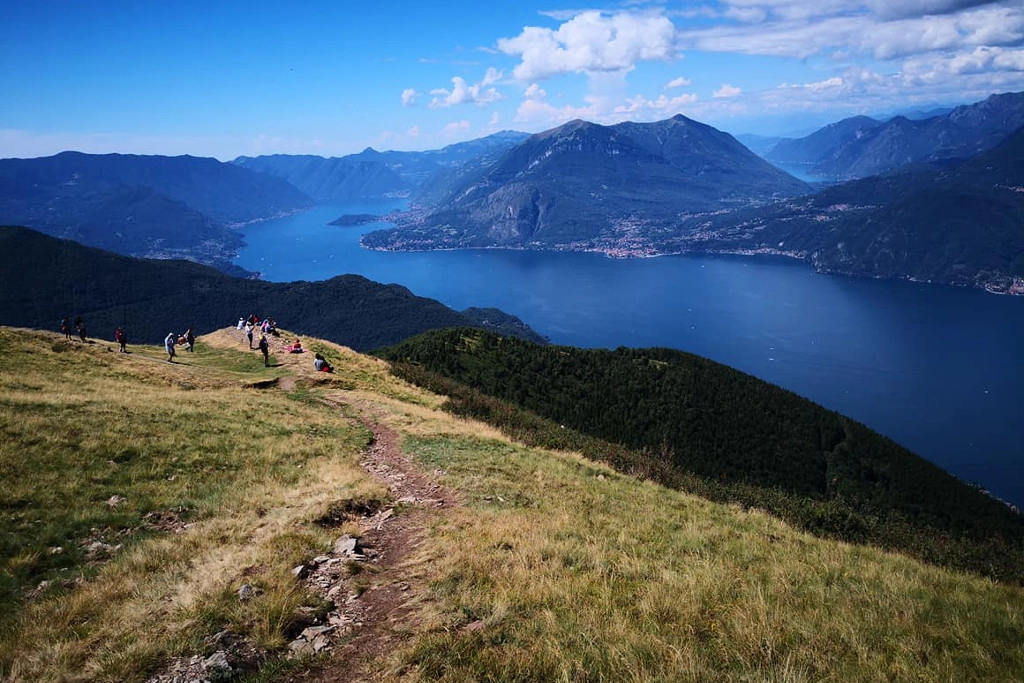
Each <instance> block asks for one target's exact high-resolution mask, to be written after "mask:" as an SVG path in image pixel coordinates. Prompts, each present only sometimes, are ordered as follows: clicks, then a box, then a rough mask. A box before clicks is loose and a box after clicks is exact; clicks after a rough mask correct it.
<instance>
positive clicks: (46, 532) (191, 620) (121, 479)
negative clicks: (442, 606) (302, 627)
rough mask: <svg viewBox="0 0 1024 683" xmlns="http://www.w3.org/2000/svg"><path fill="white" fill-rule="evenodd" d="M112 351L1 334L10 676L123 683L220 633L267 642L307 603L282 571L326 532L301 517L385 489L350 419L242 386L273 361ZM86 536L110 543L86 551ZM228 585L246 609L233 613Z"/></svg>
mask: <svg viewBox="0 0 1024 683" xmlns="http://www.w3.org/2000/svg"><path fill="white" fill-rule="evenodd" d="M108 347H109V348H108ZM115 348H116V347H115V345H114V344H112V343H111V344H102V343H92V344H80V343H77V342H75V343H68V342H65V341H63V339H62V338H58V337H56V336H55V335H47V334H41V333H34V332H28V331H24V330H11V329H0V358H2V359H3V363H2V367H0V480H2V482H0V483H2V486H0V585H2V593H0V615H2V616H0V624H2V631H0V673H2V674H4V675H6V676H8V677H10V678H11V679H12V680H109V681H121V680H138V679H139V677H140V676H143V675H144V674H145V673H146V671H147V670H149V669H151V668H152V667H153V666H154V665H156V664H157V663H159V662H160V661H162V660H163V659H166V658H167V657H168V656H169V655H171V654H174V653H176V652H179V651H181V652H186V651H192V650H195V649H197V648H199V649H201V647H200V645H199V644H198V643H199V639H200V638H201V637H202V636H208V635H210V634H211V633H215V632H217V631H219V630H221V629H223V628H226V627H230V628H232V629H233V630H235V631H237V632H240V633H246V634H249V635H250V636H251V637H252V638H253V639H254V641H255V642H257V643H258V644H259V645H261V646H263V647H267V648H274V647H279V646H281V645H282V644H283V643H284V640H283V637H284V636H283V635H282V634H283V631H284V629H285V628H286V627H287V626H288V625H289V623H290V622H291V621H292V620H293V619H294V612H295V609H296V608H297V607H298V606H299V605H300V604H307V605H310V606H315V605H316V604H317V601H316V600H315V599H314V598H312V597H310V596H307V595H305V594H304V593H303V592H302V591H300V590H297V589H296V584H295V581H294V579H293V577H292V576H291V574H290V569H291V568H292V567H293V566H294V565H295V564H297V563H298V562H299V561H300V560H302V559H304V558H308V557H310V556H311V553H319V552H321V551H322V550H323V549H324V547H325V546H326V544H327V543H329V542H330V540H331V539H330V537H329V536H328V535H327V532H326V531H324V530H321V529H320V528H319V527H317V526H316V525H314V524H311V523H309V522H310V520H311V519H313V518H315V516H316V515H317V514H319V513H320V512H322V511H323V510H324V509H325V508H326V507H327V506H328V505H329V504H330V503H331V501H334V500H338V499H345V498H347V497H351V496H355V495H359V496H367V495H371V496H383V495H385V493H386V492H384V491H383V490H382V489H381V487H379V486H378V485H376V484H375V483H373V482H371V481H369V480H368V479H367V477H366V476H365V474H364V473H363V472H362V470H361V469H360V468H359V467H358V455H359V453H361V451H362V449H363V448H364V447H365V445H366V443H367V439H368V438H369V432H368V431H367V430H366V429H365V428H364V427H363V426H362V425H361V424H359V423H358V421H355V420H353V419H352V418H350V417H347V416H345V415H343V414H341V413H339V411H338V410H337V409H334V410H329V409H328V408H327V407H325V406H324V405H323V404H321V403H319V402H318V401H317V400H316V398H315V397H313V396H312V395H311V394H310V392H309V391H308V389H306V388H304V387H303V386H302V385H301V384H300V385H297V387H296V388H295V389H294V390H293V391H291V392H286V391H282V390H276V389H274V390H260V389H255V388H246V387H252V386H255V385H258V384H259V383H260V382H261V381H272V380H273V379H275V378H276V377H278V376H279V375H282V374H285V373H287V372H289V370H288V368H285V367H276V368H266V369H265V368H264V367H263V362H262V358H261V357H259V354H256V353H249V352H239V351H234V350H221V349H216V348H211V347H209V346H206V345H204V344H203V343H202V342H200V343H199V344H197V349H196V352H195V353H193V354H188V353H185V352H182V353H181V354H180V355H179V361H180V362H179V363H176V364H174V365H171V364H168V363H166V362H165V360H164V359H165V358H166V356H165V355H164V353H163V350H162V349H156V348H152V347H150V348H146V347H131V348H132V351H133V352H132V353H131V354H127V355H125V354H119V353H116V351H114V349H115ZM240 348H241V345H240ZM295 399H300V400H295ZM115 496H117V497H118V498H114V497H115ZM121 499H123V502H117V501H119V500H121ZM149 513H158V516H154V515H149ZM147 515H149V517H147ZM157 522H159V523H162V524H163V525H165V526H166V525H167V524H168V523H169V522H170V524H171V526H176V527H177V530H178V531H179V532H180V533H174V532H173V531H159V530H157V529H155V528H154V527H156V526H157V525H158V524H157ZM184 524H191V525H192V526H190V527H189V528H187V529H182V527H183V526H184ZM97 542H100V543H104V544H106V545H107V546H111V547H115V548H116V546H118V545H121V546H123V547H122V548H120V549H117V550H108V549H106V548H103V547H102V546H98V549H99V552H97V548H94V549H93V552H91V553H90V552H89V548H90V546H91V545H93V544H94V543H97ZM108 556H109V557H112V559H109V561H108ZM43 581H47V582H49V583H48V584H41V582H43ZM243 582H248V583H251V584H253V585H254V586H257V587H258V588H259V589H260V590H262V591H263V594H262V595H261V597H260V599H259V600H254V601H251V602H249V603H246V604H244V605H241V604H240V603H239V601H238V599H237V597H236V595H235V592H236V591H237V589H238V587H239V585H240V584H241V583H243ZM40 585H42V588H41V589H39V590H37V591H36V594H35V595H34V596H33V597H31V598H26V597H25V596H26V593H27V592H28V591H29V590H35V589H36V588H37V587H39V586H40ZM2 677H3V676H0V678H2Z"/></svg>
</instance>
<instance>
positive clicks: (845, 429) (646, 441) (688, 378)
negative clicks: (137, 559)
mask: <svg viewBox="0 0 1024 683" xmlns="http://www.w3.org/2000/svg"><path fill="white" fill-rule="evenodd" d="M380 354H381V355H382V357H384V358H387V359H389V360H392V361H395V363H396V365H395V368H396V371H398V372H399V373H400V374H402V376H404V377H406V378H407V379H410V380H412V381H417V382H419V383H422V384H425V385H426V386H432V387H433V388H437V389H440V388H442V387H443V390H444V391H445V393H449V394H450V395H452V396H453V403H452V408H453V410H455V411H457V412H459V413H461V414H466V415H470V416H473V417H476V418H479V419H485V420H488V421H490V422H492V423H494V424H496V425H498V426H500V427H502V428H503V429H511V430H512V431H513V433H516V434H517V435H520V438H523V436H522V434H523V432H526V433H527V434H528V437H527V438H530V439H532V440H533V441H534V442H536V443H539V444H543V445H547V446H561V447H566V446H569V447H573V448H577V449H580V450H582V451H583V452H585V453H590V454H592V455H593V457H595V458H598V459H603V460H607V461H609V462H613V463H617V464H618V465H619V467H620V468H624V469H625V470H626V471H635V470H640V471H643V472H645V473H646V474H648V475H649V476H653V477H654V478H656V479H657V480H659V481H661V482H663V483H665V484H668V485H673V486H680V487H685V488H687V489H689V490H691V491H694V492H697V493H700V494H702V495H707V496H710V497H712V498H715V499H719V500H730V501H736V502H741V503H743V504H745V505H750V506H756V507H760V508H764V509H767V510H770V511H772V512H774V513H776V514H779V515H780V516H782V517H784V518H786V519H789V520H791V521H793V522H794V523H797V524H800V525H801V526H803V527H804V528H806V529H809V530H813V531H818V532H822V533H825V534H828V535H832V536H836V537H838V538H842V539H844V540H848V541H853V542H870V543H875V544H879V545H882V546H884V547H892V548H898V549H901V550H904V551H908V552H912V553H914V554H915V555H917V556H919V557H922V558H925V559H928V560H929V561H933V562H938V563H940V564H944V565H949V566H954V567H962V568H969V569H972V570H974V571H978V572H981V573H983V574H986V575H989V576H994V577H998V578H1001V579H1004V580H1010V581H1018V582H1019V581H1022V580H1024V541H1022V539H1024V517H1021V516H1020V515H1019V514H1017V513H1015V512H1013V511H1011V510H1010V509H1009V508H1008V507H1007V506H1006V505H1004V504H1002V503H1000V502H998V501H996V500H993V499H992V498H990V497H988V496H986V495H985V494H983V493H981V492H980V491H978V490H977V489H975V488H973V487H971V486H968V485H966V484H964V483H962V482H960V481H959V480H957V479H955V478H954V477H952V476H951V475H949V474H947V473H946V472H944V471H943V470H941V469H940V468H938V467H936V466H935V465H932V464H931V463H929V462H927V461H926V460H924V459H922V458H920V457H918V456H916V455H914V454H913V453H911V452H910V451H908V450H907V449H906V448H903V447H902V446H900V445H898V444H896V443H894V442H893V441H891V440H889V439H886V438H884V437H882V436H880V435H879V434H877V433H875V432H873V431H872V430H870V429H868V428H867V427H865V426H864V425H861V424H859V423H857V422H855V421H853V420H850V419H848V418H846V417H844V416H842V415H839V414H838V413H835V412H832V411H829V410H826V409H824V408H822V407H821V406H819V405H817V404H814V403H812V402H811V401H808V400H806V399H804V398H801V397H800V396H797V395H796V394H793V393H792V392H789V391H785V390H783V389H781V388H779V387H777V386H774V385H772V384H769V383H767V382H764V381H762V380H759V379H757V378H755V377H753V376H750V375H747V374H744V373H742V372H739V371H737V370H733V369H732V368H729V367H726V366H724V365H720V364H718V363H715V362H713V361H710V360H707V359H705V358H701V357H699V356H694V355H692V354H688V353H684V352H681V351H674V350H670V349H626V348H620V349H618V350H615V351H606V350H600V349H576V348H572V347H555V346H538V345H535V344H531V343H529V342H524V341H521V340H516V339H503V338H501V337H498V336H496V335H492V334H488V333H485V332H478V331H475V330H457V329H449V330H436V331H432V332H428V333H426V334H424V335H421V336H420V337H416V338H414V339H409V340H406V341H405V342H403V343H401V344H399V345H397V346H395V347H392V348H389V349H385V350H382V351H381V352H380ZM422 371H426V374H425V373H423V372H422ZM430 373H437V374H439V375H441V376H443V377H446V378H450V379H452V380H456V381H457V382H458V383H460V384H461V385H463V386H459V385H453V384H452V383H450V382H449V383H443V382H437V380H436V378H432V377H431V376H430ZM467 386H468V387H472V390H469V389H467V388H466V387H467ZM479 394H483V395H485V396H488V397H491V398H492V399H498V400H499V401H502V402H506V405H504V406H496V405H495V404H494V401H493V400H492V401H488V400H486V399H484V398H483V397H481V396H480V395H479ZM519 410H524V411H528V412H529V413H532V414H535V415H537V416H539V417H540V418H541V419H534V421H533V423H531V424H528V422H529V418H524V417H523V416H522V415H520V414H519V413H518V412H517V411H519ZM566 432H569V434H567V433H566ZM575 433H578V434H579V435H580V438H574V437H573V436H572V434H575ZM612 444H614V445H612Z"/></svg>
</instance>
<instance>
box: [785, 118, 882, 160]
mask: <svg viewBox="0 0 1024 683" xmlns="http://www.w3.org/2000/svg"><path fill="white" fill-rule="evenodd" d="M880 125H882V122H881V121H877V120H875V119H873V118H871V117H869V116H854V117H851V118H848V119H843V120H842V121H837V122H836V123H831V124H829V125H827V126H825V127H824V128H821V129H820V130H817V131H815V132H813V133H811V134H810V135H808V136H807V137H804V138H798V139H795V140H793V139H785V140H781V141H779V142H778V143H777V144H776V145H775V146H774V147H772V148H771V149H770V150H768V151H767V153H766V154H765V158H766V159H768V160H769V161H771V162H772V163H775V164H778V165H779V166H781V167H783V168H786V167H787V166H796V167H799V168H801V169H803V170H805V171H808V170H810V171H813V170H815V169H816V167H817V166H818V165H819V164H826V163H828V161H829V160H834V159H836V158H837V157H840V156H842V155H843V154H844V153H845V150H846V148H847V147H849V146H850V145H853V144H856V143H857V141H858V140H860V139H861V138H862V137H864V136H865V135H867V134H868V133H869V132H870V131H871V130H873V129H875V128H877V127H878V126H880Z"/></svg>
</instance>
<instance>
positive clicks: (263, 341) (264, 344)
mask: <svg viewBox="0 0 1024 683" xmlns="http://www.w3.org/2000/svg"><path fill="white" fill-rule="evenodd" d="M259 346H260V352H261V353H262V354H263V367H265V368H269V367H270V343H269V342H268V341H267V335H265V334H261V335H260V344H259Z"/></svg>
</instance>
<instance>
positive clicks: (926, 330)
mask: <svg viewBox="0 0 1024 683" xmlns="http://www.w3.org/2000/svg"><path fill="white" fill-rule="evenodd" d="M397 206H398V204H394V205H392V206H390V207H388V206H381V205H360V206H352V205H349V206H320V207H316V208H314V209H313V210H311V211H309V212H306V213H304V214H300V215H296V216H290V217H287V218H282V219H278V220H273V221H268V222H265V223H260V224H254V225H251V226H248V227H247V228H245V230H244V234H245V239H246V241H247V242H248V247H247V248H246V249H244V250H243V251H242V252H241V254H240V255H239V258H238V259H237V260H236V263H237V264H238V265H240V266H242V267H244V268H248V269H251V270H259V271H261V272H262V273H263V276H264V277H265V278H266V279H267V280H271V281H279V282H283V281H291V280H321V279H327V278H329V277H333V276H334V275H339V274H343V273H356V274H359V275H363V276H365V277H367V278H369V279H371V280H375V281H378V282H383V283H392V282H394V283H398V284H401V285H404V286H406V287H408V288H409V289H410V290H412V291H413V292H414V293H415V294H417V295H420V296H426V297H430V298H433V299H437V300H438V301H441V302H442V303H444V304H447V305H448V306H451V307H452V308H455V309H458V310H462V309H464V308H467V307H469V306H482V307H487V306H496V307H498V308H501V309H502V310H504V311H506V312H508V313H512V314H514V315H517V316H519V317H520V318H521V319H522V320H523V321H524V322H526V323H527V324H529V325H530V326H531V327H533V328H534V329H535V330H537V331H538V332H540V333H541V334H543V335H545V336H547V337H549V338H550V339H551V341H552V342H553V343H556V344H567V345H572V346H580V347H604V348H614V347H617V346H631V347H649V346H665V347H671V348H676V349H681V350H684V351H689V352H692V353H696V354H699V355H701V356H706V357H708V358H711V359H713V360H716V361H718V362H721V363H725V364H726V365H730V366H732V367H734V368H738V369H740V370H743V371H744V372H748V373H750V374H753V375H756V376H757V377H761V378H762V379H766V380H768V381H769V382H773V383H775V384H778V385H779V386H782V387H785V388H787V389H790V390H792V391H794V392H796V393H798V394H800V395H802V396H805V397H807V398H809V399H811V400H813V401H816V402H817V403H820V404H821V405H824V406H826V407H828V408H830V409H832V410H836V411H839V412H841V413H844V414H846V415H849V416H850V417H853V418H855V419H857V420H859V421H861V422H864V423H865V424H867V425H868V426H870V427H872V428H873V429H875V430H877V431H879V432H881V433H883V434H885V435H887V436H889V437H892V438H893V439H895V440H896V441H898V442H900V443H902V444H904V445H905V446H907V447H909V448H910V449H911V450H913V451H915V452H917V453H918V454H920V455H922V456H924V457H926V458H928V459H929V460H931V461H932V462H935V463H937V464H939V465H940V466H942V467H943V468H945V469H946V470H948V471H950V472H952V473H953V474H956V475H957V476H959V477H961V478H962V479H964V480H966V481H971V482H978V483H981V484H982V485H984V486H985V487H986V488H988V489H989V490H990V491H992V492H993V493H994V494H996V495H998V496H999V497H1001V498H1003V499H1004V500H1008V501H1011V502H1014V503H1016V504H1018V505H1024V362H1022V360H1024V355H1022V352H1024V298H1019V297H1005V296H996V295H993V294H987V293H985V292H981V291H977V290H967V289H961V288H954V287H945V286H938V285H923V284H916V283H907V282H889V281H881V280H870V279H858V278H849V277H843V276H831V275H819V274H817V273H815V272H814V271H813V270H812V269H811V268H810V267H809V266H807V265H806V264H803V263H799V262H796V261H791V260H787V259H781V258H757V259H752V258H740V257H724V256H723V257H695V256H668V257H661V258H651V259H626V260H620V259H609V258H606V257H604V256H600V255H596V254H570V253H553V252H528V251H507V250H475V251H444V252H416V253H388V252H374V251H369V250H366V249H361V248H360V247H359V236H360V235H361V234H363V233H365V232H367V231H370V230H374V229H378V228H380V227H382V226H381V225H380V224H376V225H364V226H357V227H337V226H330V225H327V223H329V222H330V221H332V220H334V219H335V218H337V217H338V216H340V215H342V214H345V213H381V212H383V211H385V210H386V209H388V208H395V207H397ZM280 317H281V318H282V323H283V324H284V325H285V326H287V320H285V319H284V318H285V315H284V312H281V314H280Z"/></svg>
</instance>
